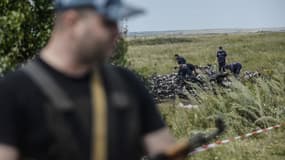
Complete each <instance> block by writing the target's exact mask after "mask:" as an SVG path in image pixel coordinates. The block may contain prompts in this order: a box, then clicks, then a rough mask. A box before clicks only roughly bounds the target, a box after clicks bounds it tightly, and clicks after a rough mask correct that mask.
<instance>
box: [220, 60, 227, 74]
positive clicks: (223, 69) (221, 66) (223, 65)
mask: <svg viewBox="0 0 285 160" xmlns="http://www.w3.org/2000/svg"><path fill="white" fill-rule="evenodd" d="M225 65H226V62H221V63H219V72H222V71H223V72H225V71H226V70H225Z"/></svg>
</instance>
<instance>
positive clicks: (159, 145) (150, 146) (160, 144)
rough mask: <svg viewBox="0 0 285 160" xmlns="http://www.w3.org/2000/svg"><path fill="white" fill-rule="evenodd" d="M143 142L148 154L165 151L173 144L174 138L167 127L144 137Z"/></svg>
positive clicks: (152, 154)
mask: <svg viewBox="0 0 285 160" xmlns="http://www.w3.org/2000/svg"><path fill="white" fill-rule="evenodd" d="M144 144H145V148H146V151H147V153H148V155H149V156H154V155H158V154H161V153H164V152H166V151H167V150H168V149H170V148H171V147H173V146H174V145H175V139H174V137H173V136H172V135H171V134H170V131H169V129H168V128H163V129H160V130H158V131H155V132H153V133H150V134H147V135H146V136H145V137H144Z"/></svg>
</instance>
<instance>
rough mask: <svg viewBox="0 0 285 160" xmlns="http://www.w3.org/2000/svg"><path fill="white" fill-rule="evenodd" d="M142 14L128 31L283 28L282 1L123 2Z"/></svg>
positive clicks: (284, 3) (284, 0) (131, 21)
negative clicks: (133, 6)
mask: <svg viewBox="0 0 285 160" xmlns="http://www.w3.org/2000/svg"><path fill="white" fill-rule="evenodd" d="M125 1H126V2H129V3H130V4H133V5H136V6H140V7H142V8H144V9H145V10H146V14H144V15H142V16H138V17H135V18H131V19H129V20H128V22H127V24H128V28H129V31H130V32H140V31H165V30H192V29H217V28H263V27H285V0H125Z"/></svg>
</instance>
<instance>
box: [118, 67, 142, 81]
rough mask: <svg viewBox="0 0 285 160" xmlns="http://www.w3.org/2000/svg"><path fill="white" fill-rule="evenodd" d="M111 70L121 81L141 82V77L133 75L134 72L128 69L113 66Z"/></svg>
mask: <svg viewBox="0 0 285 160" xmlns="http://www.w3.org/2000/svg"><path fill="white" fill-rule="evenodd" d="M113 69H114V71H115V72H117V73H118V75H120V76H121V77H122V78H123V79H128V80H133V81H139V82H141V79H140V78H141V77H140V75H139V74H137V73H135V72H134V71H131V70H130V69H128V68H125V67H119V66H113Z"/></svg>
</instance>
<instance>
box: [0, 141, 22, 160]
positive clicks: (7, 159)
mask: <svg viewBox="0 0 285 160" xmlns="http://www.w3.org/2000/svg"><path fill="white" fill-rule="evenodd" d="M18 158H19V153H18V151H17V149H16V148H14V147H11V146H8V145H3V144H0V160H18Z"/></svg>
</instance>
